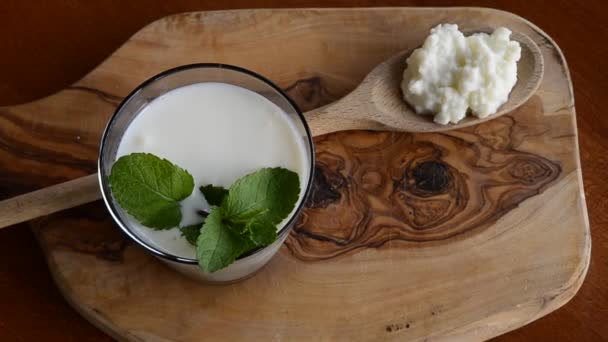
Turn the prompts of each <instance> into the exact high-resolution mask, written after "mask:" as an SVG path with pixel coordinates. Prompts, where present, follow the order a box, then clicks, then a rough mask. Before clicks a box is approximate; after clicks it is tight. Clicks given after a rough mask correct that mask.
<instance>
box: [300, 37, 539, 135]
mask: <svg viewBox="0 0 608 342" xmlns="http://www.w3.org/2000/svg"><path fill="white" fill-rule="evenodd" d="M511 39H513V40H516V41H518V42H519V43H520V45H521V59H520V60H519V62H518V63H517V77H518V79H517V83H516V84H515V87H514V88H513V90H512V91H511V94H510V95H509V99H508V101H507V102H506V103H505V104H503V105H502V106H501V107H500V108H499V110H498V112H497V113H496V114H493V115H490V116H488V117H486V118H484V119H480V118H478V117H476V116H471V115H469V116H467V117H466V118H465V119H463V120H462V121H460V122H459V123H457V124H448V125H439V124H436V123H434V122H433V116H432V115H418V114H416V113H415V112H414V110H413V109H412V108H411V107H410V106H409V105H408V104H407V103H406V102H405V101H404V100H403V95H402V93H401V80H402V79H403V70H404V69H405V67H406V58H407V56H409V54H410V53H411V52H412V50H408V51H402V52H400V53H398V54H396V55H394V56H393V57H391V58H389V59H387V60H386V61H384V62H382V63H380V64H379V65H378V66H376V67H375V68H374V69H373V70H372V71H371V72H370V73H369V74H368V75H367V76H366V77H365V79H363V81H362V82H361V84H359V86H358V87H357V88H355V90H353V91H352V92H350V93H349V94H348V95H346V96H344V97H343V98H342V99H340V100H338V101H336V102H333V103H331V104H328V105H326V106H324V107H320V108H317V109H314V110H312V111H309V112H307V113H305V114H304V115H305V116H306V121H307V122H308V125H309V126H310V129H311V131H312V132H313V135H314V136H317V135H322V134H326V133H331V132H336V131H345V130H351V129H369V130H377V131H404V132H441V131H447V130H452V129H457V128H462V127H467V126H471V125H476V124H478V123H481V122H484V121H488V120H492V119H495V118H497V117H499V116H501V115H504V114H506V113H509V112H511V111H513V110H514V109H516V108H517V107H519V106H521V105H522V104H523V103H525V102H526V101H527V100H528V99H529V98H530V96H532V94H534V92H536V89H538V87H539V85H540V82H541V81H542V78H543V70H544V61H543V56H542V54H541V52H540V49H539V48H538V45H536V43H534V41H533V40H532V39H531V38H530V37H528V36H526V35H524V34H521V33H516V32H513V33H512V35H511Z"/></svg>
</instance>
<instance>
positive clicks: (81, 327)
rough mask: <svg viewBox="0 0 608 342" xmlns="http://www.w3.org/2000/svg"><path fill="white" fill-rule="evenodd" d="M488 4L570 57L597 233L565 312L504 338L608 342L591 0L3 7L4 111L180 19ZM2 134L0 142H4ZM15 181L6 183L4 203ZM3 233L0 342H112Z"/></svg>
mask: <svg viewBox="0 0 608 342" xmlns="http://www.w3.org/2000/svg"><path fill="white" fill-rule="evenodd" d="M414 5H415V6H471V5H475V6H484V7H494V8H499V9H504V10H507V11H511V12H514V13H516V14H519V15H521V16H523V17H525V18H527V19H529V20H531V21H532V22H534V23H536V24H537V25H538V26H540V27H541V28H542V29H543V30H545V31H546V32H547V33H548V34H549V35H551V36H552V37H553V38H554V39H555V41H556V42H557V43H558V45H559V46H560V47H561V48H562V50H563V51H564V54H565V56H566V59H567V61H568V64H569V67H570V72H571V76H572V80H573V83H574V90H575V98H576V109H577V112H578V129H579V135H580V140H579V143H580V150H581V160H582V164H583V178H584V183H585V193H586V196H587V207H588V210H589V219H590V223H591V233H592V241H593V247H592V261H591V266H590V269H589V273H588V274H587V278H586V280H585V283H584V284H583V286H582V288H581V290H580V292H579V293H578V294H577V295H576V297H575V298H574V299H573V300H572V301H571V302H569V303H568V304H566V305H565V306H564V307H563V308H561V309H559V310H557V311H556V312H554V313H551V314H550V315H548V316H546V317H544V318H542V319H540V320H538V321H536V322H534V323H531V324H530V325H528V326H526V327H524V328H521V329H518V330H516V331H513V332H511V333H509V334H507V335H504V336H502V337H499V338H497V340H501V341H536V340H554V341H603V340H608V286H606V283H607V282H608V200H607V199H606V194H608V181H606V179H605V178H606V177H608V172H607V171H606V169H607V168H608V157H606V155H605V154H604V153H606V152H607V151H608V115H605V114H602V112H603V110H602V109H601V107H602V105H607V106H608V68H606V67H605V65H604V64H605V63H608V44H607V43H608V25H607V24H606V23H608V2H606V1H604V0H586V1H572V0H559V1H551V2H547V1H533V0H526V1H524V0H504V1H469V2H465V1H375V0H360V1H354V0H353V1H340V0H330V1H320V0H317V1H313V0H295V1H287V0H283V1H281V0H276V1H275V0H253V1H245V0H243V1H234V0H232V1H215V2H211V1H207V2H205V1H196V0H191V1H186V0H181V1H178V0H175V1H162V0H159V1H144V0H130V1H109V0H108V1H80V2H78V1H69V0H53V1H50V0H49V1H18V0H2V1H0V28H1V29H0V105H9V104H17V103H21V102H28V101H31V100H34V99H37V98H40V97H42V96H45V95H49V94H51V93H53V92H55V91H58V90H60V89H62V88H64V87H66V86H68V85H69V84H71V83H73V82H75V81H76V80H78V79H79V78H81V77H82V76H84V75H85V74H86V73H87V72H88V71H90V70H91V69H93V68H94V67H95V66H96V65H97V64H99V63H100V62H101V61H103V60H104V59H105V58H106V57H107V56H108V55H109V54H110V53H112V52H113V51H114V50H115V49H116V48H117V47H118V46H119V45H120V44H121V43H122V42H124V41H125V40H126V39H127V38H128V37H129V36H130V35H131V34H133V33H134V32H136V31H137V30H138V29H139V28H141V27H143V26H144V25H145V24H147V23H149V22H151V21H153V20H155V19H157V18H160V17H163V16H166V15H169V14H172V13H177V12H185V11H201V10H214V9H231V8H254V7H318V6H324V7H328V6H330V7H345V6H414ZM1 135H2V128H1V127H0V144H1V143H2V137H1ZM7 188H10V180H2V183H0V198H1V197H4V195H3V193H4V191H5V189H7ZM24 228H25V227H24V226H16V227H12V228H10V229H3V230H0V260H1V262H0V293H1V294H0V341H37V340H45V341H49V340H60V341H109V340H111V338H110V337H108V336H106V335H105V334H104V333H102V332H101V331H99V330H97V329H96V328H95V327H93V326H92V325H90V324H89V323H87V321H85V320H84V319H83V318H81V317H80V316H79V315H78V314H77V313H76V312H75V311H74V310H72V309H71V308H70V307H69V306H68V304H67V303H66V302H65V301H64V300H63V298H62V297H61V295H60V294H59V292H58V290H57V289H56V287H55V285H54V284H53V282H52V280H51V277H50V274H49V272H48V270H47V267H46V264H45V260H44V258H43V256H42V253H41V252H40V250H39V247H38V246H37V244H36V242H35V240H34V237H33V236H32V234H31V233H30V231H29V230H28V229H24Z"/></svg>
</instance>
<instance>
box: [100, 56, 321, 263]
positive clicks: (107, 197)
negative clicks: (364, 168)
mask: <svg viewBox="0 0 608 342" xmlns="http://www.w3.org/2000/svg"><path fill="white" fill-rule="evenodd" d="M206 68H214V69H228V70H230V71H236V72H240V73H242V74H245V75H248V76H251V77H253V78H255V79H257V80H259V81H261V82H262V83H265V84H266V85H268V86H270V87H271V88H272V89H274V90H275V91H276V92H277V93H278V94H279V95H280V96H281V97H282V98H283V99H284V100H286V101H287V102H288V103H289V105H290V106H291V107H292V108H293V110H294V111H295V112H296V114H297V116H298V118H299V119H300V122H301V123H302V126H303V127H304V130H305V132H306V138H307V139H306V142H307V143H308V148H309V150H310V153H311V156H310V162H309V164H310V165H309V167H310V169H309V175H308V181H307V184H306V188H305V189H304V194H303V195H302V198H301V200H300V203H298V205H297V207H296V209H295V211H294V214H293V215H292V216H291V217H290V218H289V220H287V222H286V223H285V225H284V226H283V227H282V228H281V229H280V230H279V231H278V232H277V239H276V240H275V241H278V240H280V239H281V237H282V236H283V235H284V234H285V233H286V232H289V230H290V229H289V228H290V227H291V226H292V225H293V224H295V220H296V219H297V218H298V217H299V214H300V213H301V211H302V209H303V208H304V205H305V203H306V200H307V198H308V196H309V195H310V191H311V189H312V184H313V180H314V171H315V147H314V142H313V137H312V134H311V132H310V128H309V127H308V123H307V122H306V119H305V117H304V114H303V113H302V111H301V110H300V108H299V107H298V105H297V104H296V103H295V102H294V101H293V100H292V99H291V98H290V97H289V96H288V95H287V93H285V91H283V89H281V88H280V87H278V86H277V85H276V84H274V83H273V82H272V81H270V80H269V79H267V78H266V77H264V76H262V75H260V74H258V73H256V72H254V71H251V70H248V69H245V68H242V67H239V66H236V65H231V64H223V63H193V64H185V65H181V66H178V67H174V68H171V69H168V70H165V71H163V72H160V73H158V74H156V75H154V76H152V77H150V78H148V79H147V80H145V81H143V82H142V83H141V84H140V85H138V86H137V87H135V89H133V90H132V91H131V92H130V93H129V94H128V95H127V96H125V98H124V99H123V100H122V101H121V102H120V104H119V105H118V106H117V107H116V109H115V110H114V113H113V114H112V116H111V117H110V119H109V120H108V122H107V124H106V127H105V129H104V131H103V133H102V136H101V143H100V147H99V158H98V159H97V171H98V181H99V185H100V188H101V196H102V198H103V201H104V203H105V205H106V207H107V208H108V211H109V212H110V216H112V219H113V220H114V222H115V223H116V224H117V225H118V226H119V227H120V229H121V230H122V231H123V233H125V234H126V235H127V236H128V237H129V238H131V240H133V241H135V242H136V243H137V244H138V245H140V246H141V247H143V248H144V249H146V250H147V251H148V252H150V253H152V254H154V255H155V256H158V257H161V258H163V259H166V260H169V261H173V262H177V263H181V264H190V265H195V264H198V260H197V259H191V258H184V257H180V256H177V255H174V254H171V253H167V252H165V251H163V250H161V249H159V248H157V247H155V246H152V245H151V244H148V243H147V242H146V241H144V240H143V239H141V238H140V237H139V236H137V234H135V233H133V232H132V231H131V229H129V227H128V225H127V224H126V223H125V222H123V220H122V219H121V218H120V216H119V215H118V211H117V208H116V206H115V204H114V201H113V200H112V199H111V191H110V188H109V184H108V182H107V181H106V179H107V175H106V173H105V171H104V166H105V164H104V162H103V160H102V156H103V153H104V151H105V149H106V141H107V139H108V135H109V133H110V130H111V127H112V124H113V123H114V122H115V120H116V119H117V118H118V116H119V115H120V113H121V111H122V109H123V107H124V106H125V105H126V104H127V102H129V100H131V99H132V98H133V97H134V96H135V95H137V93H139V92H140V91H141V90H142V89H144V88H145V87H147V86H149V85H150V84H152V83H154V82H157V81H159V80H161V79H163V78H165V77H167V76H170V75H172V74H175V73H178V72H182V71H187V70H191V69H206ZM199 83H202V82H199ZM177 88H179V87H177ZM177 88H173V89H177ZM161 96H162V95H161ZM127 127H128V126H127ZM273 243H274V242H273ZM271 245H272V244H270V245H268V246H264V247H258V248H256V249H254V250H252V251H250V252H247V253H245V254H243V255H241V256H239V257H238V258H237V259H236V260H235V262H238V261H239V260H243V259H245V258H248V257H251V256H253V255H255V254H257V253H259V252H261V251H262V250H264V249H265V248H267V247H269V246H271Z"/></svg>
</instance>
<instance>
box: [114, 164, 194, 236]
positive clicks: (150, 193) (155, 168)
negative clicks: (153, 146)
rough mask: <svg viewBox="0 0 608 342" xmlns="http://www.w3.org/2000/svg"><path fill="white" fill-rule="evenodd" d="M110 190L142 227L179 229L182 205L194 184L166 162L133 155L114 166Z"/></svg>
mask: <svg viewBox="0 0 608 342" xmlns="http://www.w3.org/2000/svg"><path fill="white" fill-rule="evenodd" d="M110 187H111V188H112V193H113V194H114V198H115V199H116V201H117V202H118V204H120V206H121V207H122V208H123V209H124V210H125V211H126V212H127V213H129V214H130V215H131V216H133V217H134V218H135V219H137V221H139V222H140V223H141V224H143V225H144V226H146V227H150V228H153V229H168V228H172V227H175V226H177V225H179V222H180V221H181V219H182V213H181V211H180V204H179V202H180V201H182V200H183V199H184V198H186V197H188V196H190V194H191V193H192V190H193V189H194V180H193V178H192V176H191V175H190V174H189V173H188V172H187V171H186V170H184V169H181V168H179V167H178V166H176V165H173V164H172V163H171V162H170V161H168V160H166V159H161V158H159V157H157V156H155V155H152V154H148V153H133V154H130V155H128V156H123V157H121V158H119V159H118V160H117V161H116V162H115V163H114V165H113V166H112V173H111V174H110Z"/></svg>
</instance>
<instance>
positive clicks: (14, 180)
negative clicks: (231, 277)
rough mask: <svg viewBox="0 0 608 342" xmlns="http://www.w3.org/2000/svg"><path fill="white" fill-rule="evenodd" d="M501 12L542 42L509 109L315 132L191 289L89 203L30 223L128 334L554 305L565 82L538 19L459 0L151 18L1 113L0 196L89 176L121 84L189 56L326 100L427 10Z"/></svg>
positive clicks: (331, 329)
mask: <svg viewBox="0 0 608 342" xmlns="http://www.w3.org/2000/svg"><path fill="white" fill-rule="evenodd" d="M443 22H451V23H457V24H459V25H460V26H461V28H462V29H475V28H480V27H494V26H499V25H504V26H507V27H509V28H511V29H513V30H517V31H519V32H522V33H525V34H527V35H529V36H530V37H531V38H532V39H534V40H535V41H536V42H537V43H538V44H539V46H540V47H541V49H542V52H543V55H544V59H545V63H546V67H545V76H544V80H543V83H542V85H541V87H540V89H539V90H538V92H537V93H536V95H535V96H533V97H532V98H531V100H530V101H529V102H528V103H526V104H525V105H524V106H523V107H521V108H520V109H519V110H517V111H516V112H513V113H511V114H510V115H506V116H503V117H501V118H498V119H496V120H493V121H490V122H488V123H485V124H482V125H479V126H476V127H471V128H467V129H463V130H459V131H453V132H449V133H441V134H398V133H385V132H362V131H360V132H343V133H337V134H333V135H328V136H322V137H318V138H317V139H316V146H317V156H316V157H317V163H318V168H317V174H316V177H315V188H314V192H313V194H312V197H311V199H310V201H309V202H308V205H307V207H308V208H307V209H306V211H305V213H304V215H303V217H302V219H301V221H300V223H299V225H298V227H297V228H296V229H295V230H294V232H293V233H292V234H291V236H290V237H289V239H288V241H287V243H286V245H285V246H284V248H283V249H282V250H281V251H280V253H279V254H278V255H277V256H276V257H275V258H274V259H273V260H272V261H271V263H270V264H269V265H268V266H267V267H266V268H265V269H264V270H262V271H261V272H260V273H258V274H257V275H256V276H255V277H253V278H251V279H249V280H246V281H244V282H242V283H238V284H234V285H227V286H204V285H201V284H199V283H196V282H193V281H191V280H189V279H186V278H184V277H183V276H181V275H179V274H177V273H175V272H173V271H171V270H170V269H168V268H167V267H165V266H164V265H163V264H161V263H160V262H159V261H157V260H156V259H154V258H153V257H151V256H149V255H147V254H146V253H144V251H143V250H142V249H140V248H138V247H137V246H135V245H134V244H132V243H130V242H129V241H128V240H127V239H126V238H125V236H123V235H122V234H121V233H120V232H119V230H118V228H117V227H116V226H115V225H114V224H113V222H112V221H111V219H110V217H109V215H108V214H107V212H106V210H105V208H104V207H103V205H102V203H101V202H96V203H93V204H90V205H86V206H83V207H80V208H76V209H73V210H70V211H68V212H64V213H60V214H56V215H52V216H49V217H46V218H42V219H39V220H37V221H35V222H32V227H33V229H34V231H35V232H36V235H37V237H38V239H39V241H40V244H41V246H42V248H43V250H44V253H45V255H46V257H47V260H48V264H49V267H50V269H51V272H52V274H53V276H54V279H55V281H56V283H57V285H58V287H59V288H60V290H61V291H62V293H63V294H64V296H65V297H66V299H67V300H68V301H69V302H70V303H71V304H72V306H73V307H74V308H75V309H76V310H78V311H79V312H80V313H81V314H82V315H84V316H85V317H86V318H87V319H88V320H90V321H91V322H93V324H95V325H97V326H98V327H99V328H101V329H103V330H104V331H106V332H107V333H109V334H111V335H112V336H114V337H116V338H117V339H120V340H129V341H141V340H147V341H199V340H203V339H206V340H212V341H218V340H221V341H227V340H306V341H309V340H349V341H350V340H381V339H382V340H383V339H389V340H400V341H403V340H427V339H429V340H434V339H446V338H449V339H462V340H467V341H470V340H480V339H486V338H490V337H492V336H495V335H498V334H501V333H504V332H506V331H509V330H511V329H515V328H517V327H520V326H522V325H524V324H526V323H528V322H530V321H532V320H534V319H537V318H539V317H541V316H543V315H545V314H547V313H549V312H551V311H553V310H555V309H557V308H558V307H560V306H561V305H563V304H564V303H566V302H567V301H568V300H569V299H570V298H572V296H574V294H575V293H576V291H577V290H578V288H579V287H580V285H581V283H582V281H583V279H584V277H585V273H586V271H587V268H588V265H589V254H590V245H591V241H590V236H589V225H588V220H587V213H586V207H585V199H584V195H583V188H582V187H583V185H582V181H581V170H580V162H579V156H578V154H579V152H578V145H577V131H576V117H575V112H574V102H573V95H572V85H571V82H570V77H569V74H568V68H567V66H566V62H565V60H564V58H563V55H562V53H561V51H560V50H559V48H558V47H557V46H556V45H555V43H554V42H553V41H552V40H551V39H550V38H549V37H547V35H546V34H545V33H543V32H542V31H541V30H540V29H539V28H537V27H536V26H534V25H533V24H531V23H529V22H527V21H526V20H524V19H522V18H520V17H517V16H515V15H513V14H509V13H506V12H500V11H495V10H489V9H477V8H452V9H443V8H433V9H412V8H380V9H323V10H320V9H289V10H239V11H221V12H207V13H188V14H181V15H176V16H171V17H168V18H164V19H161V20H159V21H156V22H154V23H152V24H150V25H148V26H146V27H145V28H143V29H142V30H141V31H139V32H138V33H137V34H135V35H134V36H133V37H132V38H131V39H130V40H129V41H127V42H126V43H125V44H124V45H123V46H122V47H121V48H120V49H119V50H117V51H116V52H115V53H114V54H112V55H111V56H110V57H109V58H108V59H107V60H106V61H105V62H103V63H102V64H101V65H99V66H98V67H97V68H96V69H95V70H94V71H92V72H91V73H90V74H88V75H87V76H85V77H84V78H83V79H82V80H80V81H79V82H77V83H76V84H74V85H73V86H71V87H69V88H67V89H65V90H63V91H61V92H59V93H57V94H55V95H52V96H50V97H47V98H44V99H41V100H39V101H36V102H32V103H28V104H24V105H19V106H13V107H3V108H0V129H1V132H0V147H1V148H0V163H1V164H0V176H1V179H2V184H3V187H4V188H3V189H4V190H5V194H4V196H5V197H8V196H9V195H11V194H16V193H19V192H25V191H27V190H32V189H34V188H39V187H42V186H46V185H50V184H54V183H58V182H61V181H65V180H68V179H71V178H75V177H78V176H83V175H86V174H88V173H92V172H94V171H95V169H96V158H97V149H98V144H99V138H100V134H101V131H102V128H103V127H104V125H105V123H106V120H107V119H108V118H109V116H110V115H111V114H112V112H113V110H114V109H115V107H116V106H117V104H118V103H119V101H120V100H121V98H122V97H123V96H125V95H126V94H127V93H128V92H129V91H130V90H131V89H133V88H134V87H135V86H137V85H138V84H139V83H140V82H142V81H143V80H144V79H146V78H148V77H150V76H152V75H154V74H156V73H158V72H160V71H162V70H165V69H168V68H171V67H174V66H177V65H180V64H187V63H193V62H222V63H230V64H236V65H240V66H243V67H246V68H249V69H252V70H254V71H257V72H259V73H261V74H263V75H266V76H267V77H269V78H270V79H272V80H273V81H275V82H276V83H277V84H279V85H280V86H281V87H283V88H284V89H286V90H287V91H288V92H289V94H290V95H291V96H292V97H293V98H294V99H295V100H296V101H297V102H298V104H299V105H300V106H301V107H302V109H304V110H308V109H311V108H314V107H317V106H321V105H323V104H326V103H328V102H331V101H333V100H336V99H338V98H339V97H341V96H343V95H344V94H346V93H347V92H348V91H349V90H351V89H353V88H354V87H355V86H356V85H357V84H358V82H359V81H361V79H362V78H363V76H364V75H365V74H366V73H367V72H368V71H370V70H371V69H372V68H373V67H374V66H375V65H376V64H377V63H379V62H381V61H382V60H384V59H385V58H387V57H388V56H390V55H392V54H393V53H395V52H397V51H399V50H403V49H407V48H411V47H415V46H418V45H419V44H420V43H421V41H422V40H423V39H424V37H425V36H426V35H427V33H428V31H429V29H430V28H431V27H433V26H435V25H436V24H438V23H443Z"/></svg>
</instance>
